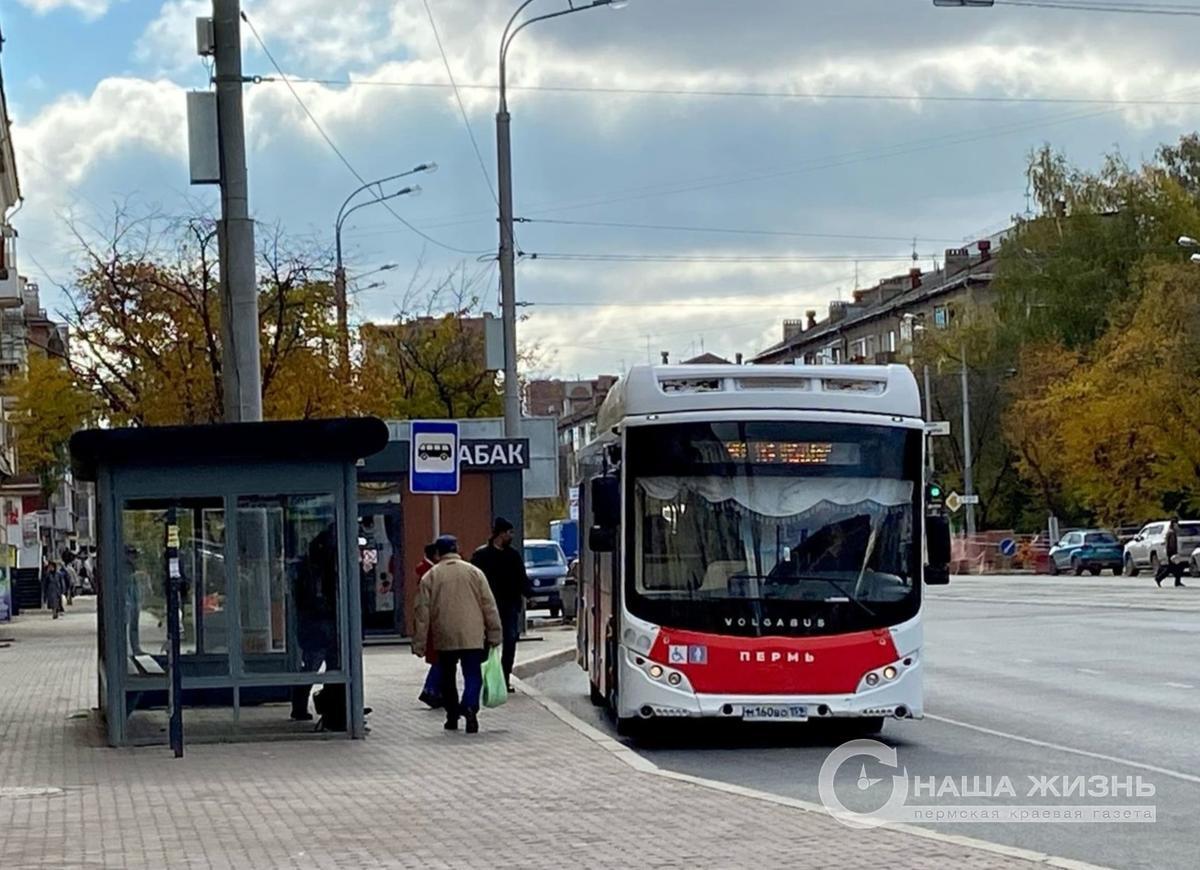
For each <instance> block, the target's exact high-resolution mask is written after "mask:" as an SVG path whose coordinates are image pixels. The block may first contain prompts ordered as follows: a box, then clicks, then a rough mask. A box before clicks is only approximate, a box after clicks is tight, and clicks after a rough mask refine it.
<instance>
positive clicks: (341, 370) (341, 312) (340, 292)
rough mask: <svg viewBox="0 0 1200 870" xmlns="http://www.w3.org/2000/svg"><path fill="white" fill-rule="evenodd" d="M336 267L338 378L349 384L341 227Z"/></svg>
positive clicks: (336, 239) (347, 312) (348, 310)
mask: <svg viewBox="0 0 1200 870" xmlns="http://www.w3.org/2000/svg"><path fill="white" fill-rule="evenodd" d="M334 235H335V242H336V245H337V266H336V267H335V268H334V270H333V292H334V297H335V301H336V304H337V340H338V361H337V362H338V377H339V378H340V379H341V381H342V383H343V384H348V383H350V303H349V300H348V299H347V298H346V267H345V266H344V265H343V264H342V225H341V223H339V224H338V225H337V231H336V232H335V234H334Z"/></svg>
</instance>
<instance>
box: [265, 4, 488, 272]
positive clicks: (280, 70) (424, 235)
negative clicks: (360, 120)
mask: <svg viewBox="0 0 1200 870" xmlns="http://www.w3.org/2000/svg"><path fill="white" fill-rule="evenodd" d="M242 20H243V21H245V22H246V26H247V27H249V28H250V32H251V33H252V34H254V40H255V41H256V42H257V43H258V47H259V48H260V49H262V53H263V54H264V55H266V58H267V60H268V61H270V63H271V66H273V67H274V68H275V71H276V72H277V73H279V77H280V79H281V80H282V81H283V83H284V84H285V85H286V86H287V89H288V90H289V91H290V92H291V94H292V96H293V97H294V98H295V100H296V102H297V103H298V104H299V106H300V108H301V109H302V110H303V111H304V114H305V115H307V116H308V120H309V121H311V122H312V125H313V126H314V127H315V128H316V129H317V132H318V133H320V134H321V138H322V139H324V140H325V144H327V145H328V146H329V147H330V149H331V150H332V151H333V153H334V154H336V155H337V157H338V159H339V160H341V162H342V163H343V164H344V165H345V167H346V168H347V169H348V170H350V174H351V175H353V176H354V177H355V178H357V179H358V180H359V182H360V183H362V184H368V183H369V182H368V181H367V179H366V178H365V177H364V176H363V175H362V174H361V173H360V172H359V171H358V170H357V169H355V168H354V164H352V163H351V162H350V161H349V160H348V159H347V158H346V155H345V154H343V153H342V151H341V149H340V148H338V146H337V144H336V143H335V142H334V141H333V139H332V138H330V136H329V134H328V133H326V132H325V128H324V127H322V126H321V122H320V121H318V120H317V117H316V116H315V115H314V114H313V113H312V111H311V110H310V109H309V108H308V105H307V104H306V103H305V102H304V100H303V99H302V98H301V96H300V94H299V92H298V91H297V90H296V88H295V86H294V85H293V84H292V83H291V81H290V80H289V79H288V77H287V75H286V74H285V73H284V71H283V68H282V67H281V66H280V65H279V62H278V61H277V60H275V56H274V55H273V54H271V50H270V49H269V48H267V44H266V43H265V42H264V41H263V38H262V37H261V36H260V35H259V33H258V28H256V27H255V26H254V22H252V21H251V20H250V18H249V16H247V15H246V13H245V12H243V13H242ZM380 205H382V206H383V207H384V208H385V209H387V211H388V213H389V214H391V215H392V217H394V218H395V219H396V220H398V221H400V223H402V224H404V226H406V227H408V228H409V229H410V230H412V231H413V232H414V233H416V234H417V235H418V236H420V237H421V238H423V239H425V240H426V241H428V242H432V243H433V244H435V245H437V246H438V247H440V248H445V249H446V250H448V251H453V252H455V253H456V254H486V253H489V252H488V251H468V250H466V249H465V248H459V247H456V246H454V245H450V244H447V243H446V242H443V241H441V240H440V239H435V238H434V237H433V236H431V235H429V234H428V233H426V232H424V231H422V230H420V229H418V228H417V227H415V226H413V225H412V224H411V223H409V222H408V221H407V220H405V219H404V218H403V217H401V215H400V213H399V212H397V211H396V210H395V209H393V208H392V206H391V205H390V204H389V203H386V202H381V203H380Z"/></svg>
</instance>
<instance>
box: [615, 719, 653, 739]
mask: <svg viewBox="0 0 1200 870" xmlns="http://www.w3.org/2000/svg"><path fill="white" fill-rule="evenodd" d="M613 718H614V719H615V720H616V725H617V736H618V737H637V736H639V735H640V734H641V733H642V730H643V727H644V726H645V724H646V723H645V721H644V720H642V719H639V718H638V717H637V716H614V717H613Z"/></svg>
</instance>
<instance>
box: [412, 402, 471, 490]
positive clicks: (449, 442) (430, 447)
mask: <svg viewBox="0 0 1200 870" xmlns="http://www.w3.org/2000/svg"><path fill="white" fill-rule="evenodd" d="M410 432H411V435H410V441H409V450H410V452H409V457H408V489H409V491H410V492H412V493H414V494H418V495H458V484H459V479H458V478H459V474H458V461H459V454H458V423H456V422H453V421H451V420H414V421H413V422H412V425H411V430H410Z"/></svg>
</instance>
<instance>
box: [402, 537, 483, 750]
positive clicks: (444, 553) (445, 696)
mask: <svg viewBox="0 0 1200 870" xmlns="http://www.w3.org/2000/svg"><path fill="white" fill-rule="evenodd" d="M436 544H437V555H438V563H437V565H435V566H434V567H433V568H431V569H430V570H429V571H428V572H426V574H425V576H424V577H423V578H422V579H421V586H420V589H419V590H418V591H417V607H416V614H415V625H414V630H413V653H414V654H415V655H418V656H420V655H424V654H425V652H426V647H427V646H431V647H432V648H433V649H434V651H436V653H437V663H438V669H439V671H440V673H441V690H440V694H441V699H442V703H443V705H444V706H445V708H446V725H445V728H446V730H447V731H457V730H458V720H459V716H463V717H465V718H466V720H467V733H468V734H475V733H476V732H478V731H479V696H480V693H481V692H482V690H483V661H484V658H485V657H486V656H487V650H488V649H490V648H491V647H494V646H497V645H498V644H499V643H500V641H501V639H502V637H503V628H502V625H501V622H500V613H499V611H498V610H497V609H496V599H495V598H494V597H493V596H492V590H491V588H490V587H489V586H488V582H487V577H485V576H484V574H483V572H482V571H480V570H479V569H478V568H476V567H475V566H474V565H472V564H470V563H469V562H464V561H463V560H462V557H461V556H459V554H458V541H457V540H456V539H455V538H454V537H452V536H450V535H443V536H442V537H440V538H438V539H437V542H436ZM460 665H461V667H462V672H463V691H462V697H461V699H460V697H459V694H458V668H459V666H460Z"/></svg>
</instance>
